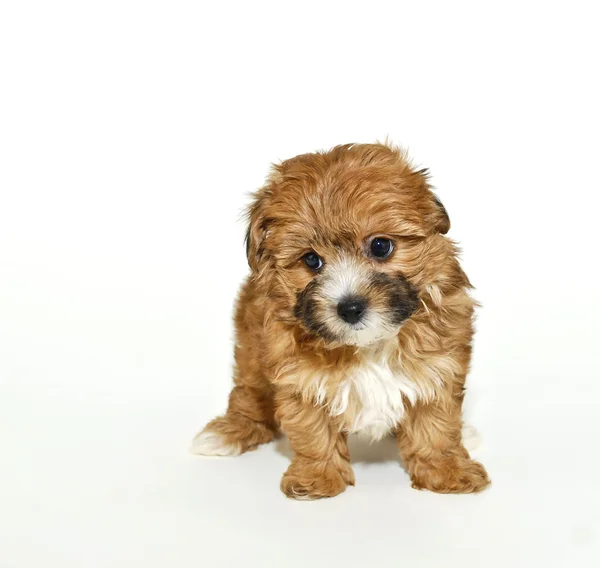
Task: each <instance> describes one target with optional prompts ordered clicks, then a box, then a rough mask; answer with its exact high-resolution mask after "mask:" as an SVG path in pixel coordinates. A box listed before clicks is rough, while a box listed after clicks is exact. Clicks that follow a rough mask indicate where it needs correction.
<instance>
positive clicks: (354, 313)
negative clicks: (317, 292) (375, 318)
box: [337, 298, 367, 323]
mask: <svg viewBox="0 0 600 568" xmlns="http://www.w3.org/2000/svg"><path fill="white" fill-rule="evenodd" d="M366 309H367V302H365V300H361V299H359V298H349V299H347V300H342V301H341V302H340V303H339V304H338V307H337V313H338V315H339V316H340V317H341V318H342V319H343V320H344V321H345V322H348V323H356V322H358V321H360V318H361V317H362V316H363V314H364V313H365V310H366Z"/></svg>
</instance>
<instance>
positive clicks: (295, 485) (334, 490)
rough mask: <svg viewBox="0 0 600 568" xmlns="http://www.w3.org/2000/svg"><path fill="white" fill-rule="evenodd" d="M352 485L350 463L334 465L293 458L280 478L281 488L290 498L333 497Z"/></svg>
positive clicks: (352, 477)
mask: <svg viewBox="0 0 600 568" xmlns="http://www.w3.org/2000/svg"><path fill="white" fill-rule="evenodd" d="M347 485H354V473H353V471H352V468H351V467H350V464H344V465H342V466H339V467H336V466H335V465H334V464H333V463H332V462H330V461H328V462H314V461H308V460H305V459H302V458H294V460H293V461H292V463H291V464H290V466H289V467H288V469H287V471H286V472H285V473H284V474H283V477H282V479H281V490H282V491H283V493H284V494H285V495H286V496H287V497H290V498H291V499H303V500H312V499H323V498H324V497H334V496H335V495H338V494H339V493H342V492H343V491H345V490H346V486H347Z"/></svg>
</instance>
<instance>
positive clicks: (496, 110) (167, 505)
mask: <svg viewBox="0 0 600 568" xmlns="http://www.w3.org/2000/svg"><path fill="white" fill-rule="evenodd" d="M594 4H595V3H594V2H587V3H585V2H563V3H559V2H539V3H538V2H497V3H495V5H494V4H493V3H491V2H472V3H465V2H439V3H430V2H416V1H414V2H410V3H406V2H398V1H396V2H374V1H369V2H366V1H364V0H363V1H361V2H352V1H347V2H343V3H342V2H307V1H302V2H300V1H297V2H284V1H280V2H272V3H268V2H257V1H256V0H254V1H252V2H238V3H235V2H221V3H220V2H197V1H189V2H176V1H169V2H166V1H165V2H152V1H149V0H146V1H144V2H141V1H139V2H134V1H125V0H119V1H103V2H75V1H74V2H63V1H54V2H28V1H25V0H20V1H16V0H15V1H12V2H11V1H10V0H9V1H6V2H3V3H2V6H1V8H0V82H1V86H0V87H1V88H0V99H1V100H0V567H1V568H26V567H27V568H40V567H44V568H45V567H60V568H75V567H85V568H94V567H115V568H120V567H128V568H129V567H137V566H140V567H142V566H143V567H144V568H152V567H166V566H169V567H171V566H172V567H188V566H189V567H197V566H202V567H207V568H212V567H217V568H220V567H227V566H236V567H238V566H242V567H244V566H247V567H254V566H257V567H278V568H279V567H308V566H311V567H312V566H314V567H321V566H331V567H334V566H348V567H355V566H356V567H366V566H369V567H370V566H377V567H390V566H408V567H411V568H413V567H420V566H461V567H465V566H469V567H470V566H473V567H480V566H484V565H485V566H491V567H496V566H499V567H500V566H527V567H531V566H569V567H580V566H582V567H583V566H598V565H600V562H599V560H598V559H599V555H600V513H599V511H600V495H599V491H598V484H599V481H600V475H599V472H598V468H599V467H600V460H599V458H598V449H599V444H598V439H599V434H600V427H599V424H598V411H599V405H598V398H599V396H600V387H599V380H600V351H599V349H598V337H599V330H598V321H599V316H600V304H599V300H598V292H599V286H598V269H597V265H598V257H599V254H598V244H599V243H598V236H597V228H596V227H597V224H598V222H599V220H600V219H599V206H600V198H599V192H600V187H599V183H598V160H599V155H600V152H599V150H600V148H599V143H598V136H599V134H598V132H599V127H600V121H599V113H598V101H599V100H600V90H599V88H598V53H599V52H600V42H599V40H598V29H597V26H598V17H597V16H596V15H595V14H594V13H593V8H594ZM386 136H389V137H390V139H391V140H393V141H394V142H397V143H400V144H403V145H405V146H408V148H409V150H410V152H411V154H412V156H413V157H414V159H415V161H416V163H417V164H419V165H421V166H424V167H429V168H430V169H431V172H432V174H433V183H434V185H435V186H436V188H437V191H438V193H439V195H440V197H441V199H442V200H443V202H444V203H445V205H446V207H447V209H448V211H449V213H450V217H451V219H452V223H453V228H452V230H451V233H450V236H451V237H452V238H453V239H456V240H457V241H459V242H460V243H461V245H462V247H463V250H464V255H463V258H464V266H465V268H466V270H467V273H468V274H469V276H470V277H471V279H472V281H473V283H474V284H475V285H476V287H477V297H478V299H479V300H480V301H481V302H482V304H483V306H484V307H483V309H482V310H481V311H480V317H479V322H478V333H477V337H476V349H475V357H474V363H473V371H472V374H471V377H470V389H469V393H468V397H467V408H466V414H467V417H468V420H469V422H470V423H472V424H474V425H475V426H476V427H477V428H478V430H479V431H480V433H481V435H482V436H483V439H484V446H483V447H482V449H481V450H480V451H479V452H477V453H476V455H477V457H478V458H480V459H481V460H482V461H483V462H484V464H485V465H486V466H487V468H488V470H489V472H490V475H491V477H492V479H493V485H492V487H491V488H490V489H489V490H488V491H486V492H485V493H483V494H481V495H478V496H473V495H466V496H444V495H435V494H432V493H427V492H418V491H415V490H413V489H411V488H410V486H409V480H408V477H407V475H406V474H405V472H404V471H403V470H402V469H401V468H400V466H399V464H398V462H397V461H396V457H395V455H396V453H395V449H394V444H393V442H392V441H386V442H383V443H381V444H377V445H373V446H369V447H367V446H364V445H360V444H357V443H353V446H352V447H353V450H354V461H355V471H356V477H357V486H356V488H353V489H349V490H348V491H347V492H346V493H344V494H342V495H341V496H339V497H337V498H335V499H332V500H325V501H320V502H309V503H307V502H294V501H290V500H287V499H285V498H284V497H283V495H282V494H281V493H280V492H279V479H280V476H281V474H282V473H283V471H284V470H285V468H286V467H287V463H288V462H289V452H288V450H287V449H286V446H285V443H280V444H279V445H278V446H276V445H271V446H269V447H263V448H261V449H260V450H258V451H257V452H254V453H251V454H247V455H244V456H242V457H240V458H238V459H223V460H218V459H203V458H199V457H193V456H190V455H188V454H187V446H188V443H189V441H190V439H191V437H192V436H193V435H194V434H195V433H196V431H197V430H199V429H200V428H201V427H202V426H203V425H204V423H205V422H207V421H208V420H209V419H210V418H212V417H213V416H215V415H216V414H218V413H220V412H221V411H223V410H224V408H225V404H226V396H227V393H228V391H229V388H230V369H231V363H232V325H231V309H232V302H233V299H234V296H235V294H236V290H237V287H238V285H239V283H240V281H241V279H242V278H243V276H244V275H245V274H246V270H247V266H246V259H245V257H244V247H243V234H244V226H243V224H242V223H241V222H240V221H239V214H240V212H241V210H242V208H243V206H244V205H245V204H246V203H247V196H248V192H250V191H252V190H254V189H255V188H257V187H258V186H260V184H261V183H262V181H263V179H264V176H265V174H266V172H267V169H268V165H269V163H270V162H272V161H276V160H279V159H285V158H288V157H291V156H293V155H295V154H297V153H301V152H308V151H312V150H315V149H319V148H328V147H330V146H333V145H335V144H339V143H346V142H372V141H375V140H376V139H383V138H385V137H386Z"/></svg>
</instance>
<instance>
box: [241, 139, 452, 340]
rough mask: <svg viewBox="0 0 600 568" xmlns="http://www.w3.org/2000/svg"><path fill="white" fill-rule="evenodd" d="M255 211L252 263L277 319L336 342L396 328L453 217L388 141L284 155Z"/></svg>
mask: <svg viewBox="0 0 600 568" xmlns="http://www.w3.org/2000/svg"><path fill="white" fill-rule="evenodd" d="M250 216H251V220H250V229H249V238H248V256H249V261H250V265H251V267H252V268H253V271H254V275H255V277H256V278H259V279H261V280H262V281H263V282H264V283H265V286H266V290H268V291H267V294H268V296H269V299H270V300H271V301H273V302H274V303H275V304H276V310H275V312H276V313H277V314H278V317H281V318H282V319H284V320H286V321H288V322H290V321H292V322H294V323H296V324H297V325H300V326H301V327H302V328H303V329H304V331H305V332H308V333H309V334H312V335H314V336H315V337H318V338H320V339H321V340H323V341H324V342H325V344H326V345H330V346H332V347H334V346H339V345H356V346H365V345H369V344H371V343H374V342H376V341H378V340H380V339H383V338H386V337H391V336H394V335H396V334H397V333H398V331H399V329H400V326H401V325H402V323H403V322H404V321H405V320H406V319H407V318H409V317H410V316H411V315H412V314H413V312H414V311H415V310H416V308H417V306H418V303H419V285H420V282H422V275H423V272H424V271H426V270H425V269H426V266H427V264H428V263H431V260H432V259H431V258H429V257H430V254H429V250H428V249H431V247H430V246H429V247H428V243H429V242H430V240H431V237H432V236H433V235H436V234H438V233H440V232H446V231H447V229H448V224H449V222H448V218H447V215H446V213H445V211H444V210H443V207H442V206H441V204H440V203H439V202H437V201H436V199H435V197H434V196H433V194H432V193H431V192H430V190H429V188H428V186H427V182H426V179H425V177H424V175H423V174H422V173H421V172H413V171H412V170H411V169H410V167H409V166H408V164H407V163H406V161H405V160H404V158H403V157H402V155H401V154H400V153H399V152H397V151H395V150H394V149H391V148H388V147H386V146H380V145H358V146H343V147H338V148H335V149H334V150H332V151H331V152H328V153H326V154H307V155H304V156H298V157H297V158H293V159H292V160H288V161H287V162H283V164H281V165H280V166H278V167H277V168H276V170H275V172H274V173H273V175H272V176H271V178H270V183H269V184H268V185H267V186H265V187H264V188H263V189H262V190H260V191H259V193H258V194H257V198H256V200H255V202H254V204H253V206H252V208H251V212H250Z"/></svg>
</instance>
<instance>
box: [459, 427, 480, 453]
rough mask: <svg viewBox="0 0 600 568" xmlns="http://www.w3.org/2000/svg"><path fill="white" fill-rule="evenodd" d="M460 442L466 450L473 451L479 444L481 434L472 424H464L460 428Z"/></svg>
mask: <svg viewBox="0 0 600 568" xmlns="http://www.w3.org/2000/svg"><path fill="white" fill-rule="evenodd" d="M462 443H463V446H464V447H465V448H466V450H467V451H468V452H474V451H476V450H477V449H479V447H480V446H481V436H480V435H479V432H477V430H476V429H475V428H474V427H473V426H471V425H469V424H464V425H463V429H462Z"/></svg>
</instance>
